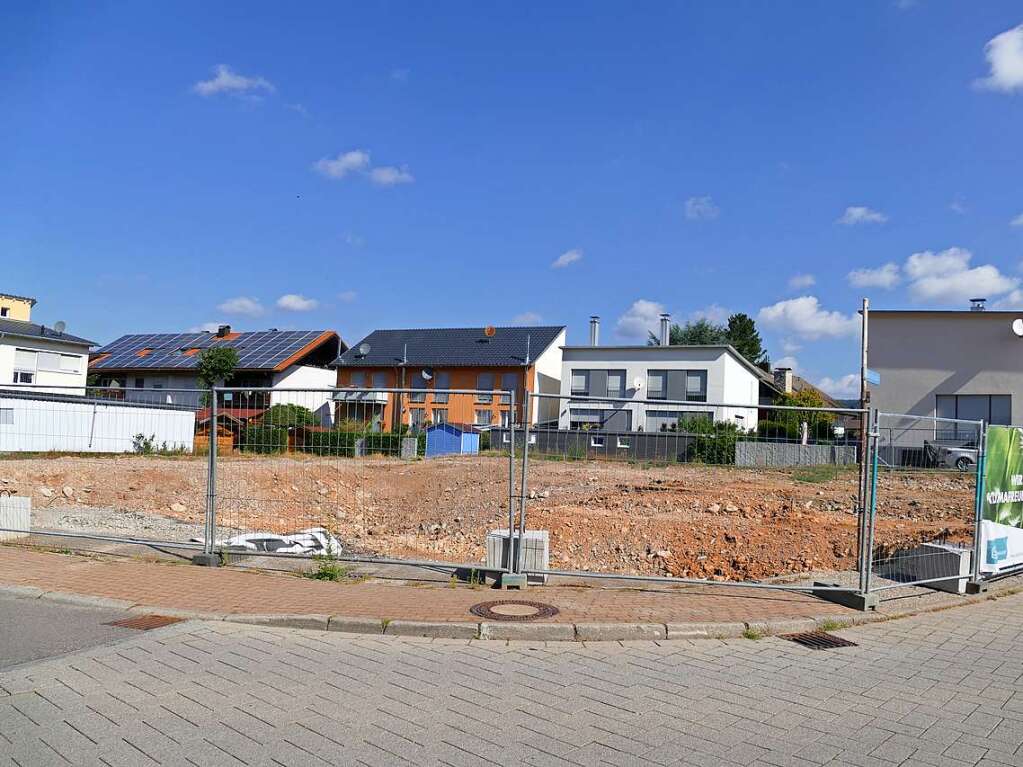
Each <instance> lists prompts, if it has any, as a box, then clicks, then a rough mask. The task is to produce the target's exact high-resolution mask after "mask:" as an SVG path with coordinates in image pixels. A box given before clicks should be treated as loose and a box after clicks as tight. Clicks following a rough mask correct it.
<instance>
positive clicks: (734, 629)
mask: <svg viewBox="0 0 1023 767" xmlns="http://www.w3.org/2000/svg"><path fill="white" fill-rule="evenodd" d="M666 628H667V637H666V638H667V639H735V638H737V637H741V636H742V632H743V631H745V630H746V624H745V623H738V622H736V623H668V624H667V626H666Z"/></svg>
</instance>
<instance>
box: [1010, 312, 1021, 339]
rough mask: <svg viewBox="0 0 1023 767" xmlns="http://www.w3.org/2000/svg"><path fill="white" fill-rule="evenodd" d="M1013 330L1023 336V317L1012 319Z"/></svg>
mask: <svg viewBox="0 0 1023 767" xmlns="http://www.w3.org/2000/svg"><path fill="white" fill-rule="evenodd" d="M1012 332H1013V333H1015V334H1016V335H1018V336H1020V337H1021V338H1023V319H1021V318H1019V317H1017V318H1016V319H1014V320H1013V321H1012Z"/></svg>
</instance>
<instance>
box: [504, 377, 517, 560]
mask: <svg viewBox="0 0 1023 767" xmlns="http://www.w3.org/2000/svg"><path fill="white" fill-rule="evenodd" d="M517 559H518V557H517V556H516V554H515V390H514V389H513V390H512V391H511V392H510V393H509V394H508V561H507V565H506V567H507V568H508V572H510V573H514V572H517V570H518V568H517V567H516V560H517Z"/></svg>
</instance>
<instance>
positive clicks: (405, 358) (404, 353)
mask: <svg viewBox="0 0 1023 767" xmlns="http://www.w3.org/2000/svg"><path fill="white" fill-rule="evenodd" d="M401 364H402V365H407V364H408V344H407V343H405V344H402V346H401Z"/></svg>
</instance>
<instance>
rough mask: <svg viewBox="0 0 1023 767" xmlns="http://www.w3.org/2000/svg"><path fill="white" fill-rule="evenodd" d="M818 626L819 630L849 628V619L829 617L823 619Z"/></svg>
mask: <svg viewBox="0 0 1023 767" xmlns="http://www.w3.org/2000/svg"><path fill="white" fill-rule="evenodd" d="M817 628H818V630H819V631H838V630H839V629H844V628H849V623H848V622H847V621H840V620H837V619H834V618H828V619H827V620H823V621H821V622H820V625H818V627H817Z"/></svg>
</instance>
